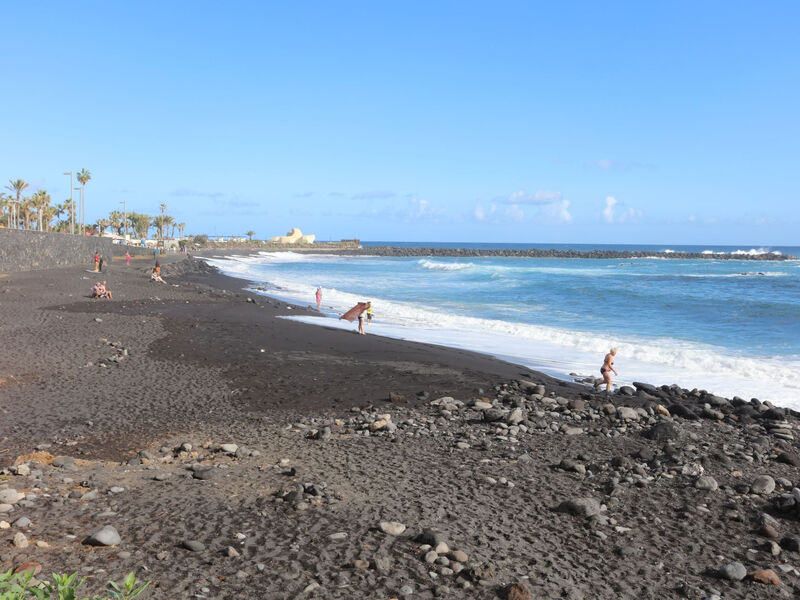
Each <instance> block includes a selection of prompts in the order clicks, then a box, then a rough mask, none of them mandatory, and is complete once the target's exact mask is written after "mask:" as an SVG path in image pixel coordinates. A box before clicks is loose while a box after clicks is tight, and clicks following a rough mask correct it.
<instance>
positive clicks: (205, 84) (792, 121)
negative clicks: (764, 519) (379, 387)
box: [0, 1, 800, 245]
mask: <svg viewBox="0 0 800 600" xmlns="http://www.w3.org/2000/svg"><path fill="white" fill-rule="evenodd" d="M3 13H4V17H5V19H4V20H5V21H6V23H7V24H13V26H7V27H6V28H4V33H3V35H2V36H0V66H1V67H2V71H1V72H2V73H3V80H4V83H5V86H4V87H5V89H4V92H3V94H2V96H0V125H1V126H2V129H1V131H2V139H3V143H2V144H0V179H2V180H3V181H5V180H7V179H12V178H13V179H16V178H23V179H25V180H27V181H30V182H32V184H33V187H34V188H35V187H42V188H45V189H47V190H48V191H49V192H50V193H51V195H52V196H53V197H54V198H56V199H58V200H61V199H63V198H64V197H67V196H68V193H69V192H68V187H69V186H68V185H67V178H66V177H64V176H62V175H61V173H63V172H64V171H67V170H75V171H77V170H79V169H81V168H87V169H89V170H90V171H91V172H92V175H93V178H92V181H91V182H90V183H89V184H88V186H87V189H86V203H87V215H88V216H89V217H91V218H97V217H101V216H105V215H106V214H107V213H108V212H109V211H110V210H114V209H116V208H118V207H119V206H120V205H119V203H120V202H122V201H123V200H125V201H126V203H127V206H128V208H129V210H135V211H137V212H148V213H152V214H154V213H155V212H156V211H157V210H158V205H159V204H160V203H161V202H166V203H167V205H168V207H169V209H168V212H169V213H170V214H173V215H174V216H175V217H176V218H177V219H178V220H179V221H184V222H186V223H187V231H188V232H193V233H194V232H207V233H212V234H213V233H217V234H233V233H240V232H243V231H246V230H248V229H253V230H255V231H256V232H257V236H259V237H268V236H272V235H279V234H282V233H284V231H285V230H287V229H289V228H290V227H293V226H296V227H300V228H302V229H303V231H305V232H310V233H316V234H317V235H318V236H320V237H321V238H323V239H329V238H331V239H338V238H342V237H359V238H361V239H364V240H408V241H415V240H416V241H422V240H426V241H490V242H491V241H494V242H573V243H582V242H585V243H589V242H592V243H614V242H619V243H646V242H652V243H674V244H677V243H697V244H703V243H709V244H710V243H717V244H734V245H735V244H758V245H763V244H772V245H800V236H799V235H798V231H800V177H798V173H800V160H798V159H800V112H798V107H800V67H798V65H800V36H798V35H797V23H798V22H799V21H800V4H798V3H796V2H770V3H766V4H764V3H762V4H756V3H744V2H702V3H698V2H670V3H660V4H658V5H657V4H656V3H641V2H629V3H624V2H616V3H615V2H608V3H598V2H586V3H580V2H575V3H547V4H545V3H541V4H538V3H534V2H519V3H516V2H485V3H471V2H433V3H431V2H402V3H401V2H397V3H378V2H363V3H362V2H338V3H332V2H292V3H289V2H281V3H266V2H253V3H247V2H230V3H224V4H223V3H218V2H213V3H212V2H188V1H187V2H136V3H122V2H116V3H111V2H105V3H104V2H94V3H83V2H36V3H30V2H26V3H22V2H18V3H13V4H9V5H7V6H5V7H4V10H3Z"/></svg>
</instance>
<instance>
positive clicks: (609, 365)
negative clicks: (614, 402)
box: [594, 348, 619, 394]
mask: <svg viewBox="0 0 800 600" xmlns="http://www.w3.org/2000/svg"><path fill="white" fill-rule="evenodd" d="M616 355H617V349H616V348H612V349H611V350H610V351H609V353H608V354H606V357H605V358H604V359H603V366H602V367H600V374H601V375H602V376H603V379H598V380H597V381H595V382H594V389H598V388H599V387H600V386H601V385H603V383H605V384H606V394H607V393H609V392H610V391H611V371H614V375H616V376H617V377H619V373H617V370H616V369H615V368H614V357H615V356H616Z"/></svg>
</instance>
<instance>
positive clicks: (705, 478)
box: [694, 475, 719, 492]
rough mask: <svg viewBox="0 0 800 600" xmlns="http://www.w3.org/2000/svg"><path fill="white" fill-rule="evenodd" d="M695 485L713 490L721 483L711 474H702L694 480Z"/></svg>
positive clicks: (700, 488)
mask: <svg viewBox="0 0 800 600" xmlns="http://www.w3.org/2000/svg"><path fill="white" fill-rule="evenodd" d="M694 487H696V488H697V489H698V490H708V491H710V492H713V491H714V490H716V489H717V488H719V484H718V483H717V480H716V479H714V478H713V477H711V476H710V475H701V476H700V477H698V478H697V480H696V481H695V482H694Z"/></svg>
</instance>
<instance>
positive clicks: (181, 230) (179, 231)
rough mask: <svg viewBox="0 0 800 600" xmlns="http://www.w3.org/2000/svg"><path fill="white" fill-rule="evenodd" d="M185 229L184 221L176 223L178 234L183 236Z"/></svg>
mask: <svg viewBox="0 0 800 600" xmlns="http://www.w3.org/2000/svg"><path fill="white" fill-rule="evenodd" d="M184 229H186V223H178V235H179V236H181V237H183V230H184Z"/></svg>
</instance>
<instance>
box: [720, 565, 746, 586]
mask: <svg viewBox="0 0 800 600" xmlns="http://www.w3.org/2000/svg"><path fill="white" fill-rule="evenodd" d="M720 575H721V576H722V577H724V578H725V579H729V580H731V581H741V580H742V579H744V578H745V577H747V569H745V567H744V565H743V564H742V563H740V562H732V563H728V564H727V565H725V566H724V567H722V568H721V569H720Z"/></svg>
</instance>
